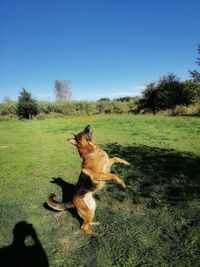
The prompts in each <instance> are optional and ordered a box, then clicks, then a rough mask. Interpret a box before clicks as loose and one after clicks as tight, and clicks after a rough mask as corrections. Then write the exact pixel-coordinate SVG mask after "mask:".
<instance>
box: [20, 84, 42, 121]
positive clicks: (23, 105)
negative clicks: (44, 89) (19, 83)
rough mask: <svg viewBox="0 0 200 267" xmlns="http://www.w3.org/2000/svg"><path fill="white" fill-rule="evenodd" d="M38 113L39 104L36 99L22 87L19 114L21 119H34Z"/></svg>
mask: <svg viewBox="0 0 200 267" xmlns="http://www.w3.org/2000/svg"><path fill="white" fill-rule="evenodd" d="M37 114H38V106H37V102H36V100H35V99H33V98H32V96H31V93H29V92H27V91H26V90H25V89H24V88H22V91H21V92H20V96H19V98H18V104H17V115H18V116H19V118H20V119H32V118H33V116H36V115H37Z"/></svg>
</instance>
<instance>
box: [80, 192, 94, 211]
mask: <svg viewBox="0 0 200 267" xmlns="http://www.w3.org/2000/svg"><path fill="white" fill-rule="evenodd" d="M83 200H84V202H85V204H86V205H87V207H88V208H89V209H91V210H94V209H96V202H95V200H94V198H93V195H92V193H91V192H89V193H87V194H85V196H84V198H83Z"/></svg>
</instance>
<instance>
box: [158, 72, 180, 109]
mask: <svg viewBox="0 0 200 267" xmlns="http://www.w3.org/2000/svg"><path fill="white" fill-rule="evenodd" d="M158 91H159V96H160V100H161V101H160V103H159V106H160V109H162V110H166V109H172V110H174V109H175V108H176V106H177V105H184V104H185V99H184V93H183V86H182V83H181V82H180V79H179V78H178V77H177V76H176V75H175V74H174V73H169V74H167V75H164V76H162V77H161V78H160V79H159V81H158Z"/></svg>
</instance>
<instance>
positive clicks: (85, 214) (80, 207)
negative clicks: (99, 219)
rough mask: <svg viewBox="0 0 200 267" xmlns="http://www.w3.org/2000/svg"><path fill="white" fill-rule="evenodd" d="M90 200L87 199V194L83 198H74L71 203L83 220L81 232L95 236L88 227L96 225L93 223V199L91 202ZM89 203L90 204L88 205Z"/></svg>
mask: <svg viewBox="0 0 200 267" xmlns="http://www.w3.org/2000/svg"><path fill="white" fill-rule="evenodd" d="M90 198H92V197H88V196H87V194H86V195H85V196H84V197H79V196H75V197H74V200H73V203H74V205H75V206H76V209H77V212H78V214H79V216H80V217H81V218H82V219H83V223H82V225H81V230H82V231H83V232H84V233H86V234H87V235H90V236H95V235H96V234H95V233H94V232H92V231H91V230H90V229H89V225H92V224H97V223H95V222H93V218H94V215H95V209H96V204H95V202H94V203H93V202H92V200H93V198H92V200H91V199H90ZM89 201H91V202H92V203H89ZM93 201H94V200H93Z"/></svg>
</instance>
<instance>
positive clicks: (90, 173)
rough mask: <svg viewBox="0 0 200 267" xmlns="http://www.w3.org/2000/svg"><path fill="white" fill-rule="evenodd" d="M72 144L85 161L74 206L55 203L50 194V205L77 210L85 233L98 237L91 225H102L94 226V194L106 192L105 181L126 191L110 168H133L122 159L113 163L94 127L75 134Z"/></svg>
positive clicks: (113, 159)
mask: <svg viewBox="0 0 200 267" xmlns="http://www.w3.org/2000/svg"><path fill="white" fill-rule="evenodd" d="M68 141H69V142H70V143H71V144H73V145H74V146H76V147H77V149H78V152H79V154H80V157H82V159H83V162H82V170H81V174H80V177H79V180H78V182H77V184H76V186H75V190H74V194H73V198H72V200H71V201H70V202H68V203H59V202H57V201H55V200H54V199H53V198H54V197H55V195H54V194H50V195H49V196H48V198H47V204H48V206H49V207H51V208H52V209H54V210H57V211H63V210H66V209H70V208H76V209H77V212H78V214H79V216H80V217H81V218H82V219H83V223H82V225H81V229H82V231H83V232H85V233H86V234H87V235H90V236H95V235H96V234H95V233H94V232H92V231H91V230H90V229H89V225H95V224H99V223H98V222H93V218H94V214H95V209H96V203H95V200H94V198H93V194H94V193H96V192H97V191H99V190H100V189H102V188H103V186H104V184H105V181H108V180H114V181H115V182H116V183H117V184H119V185H121V186H122V187H123V188H125V187H126V185H125V183H124V181H122V179H120V178H119V177H118V176H117V175H115V174H113V173H110V168H111V166H112V164H113V163H122V164H124V165H129V163H128V162H127V161H126V160H123V159H120V158H118V157H114V158H110V159H109V157H108V155H107V153H106V152H105V151H104V150H103V149H101V148H100V147H99V146H97V145H96V144H95V143H94V141H93V131H92V130H91V128H90V125H88V126H86V127H85V129H84V130H83V131H82V132H80V133H78V134H73V138H69V139H68Z"/></svg>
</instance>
